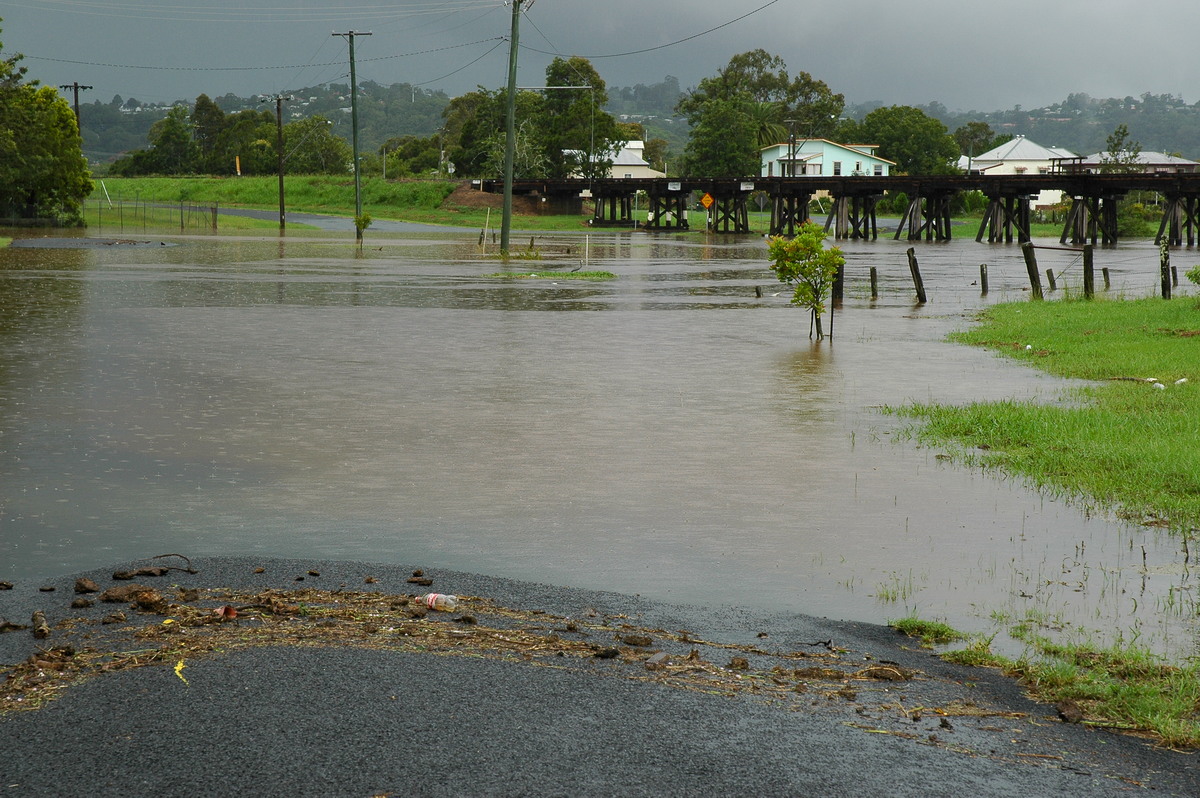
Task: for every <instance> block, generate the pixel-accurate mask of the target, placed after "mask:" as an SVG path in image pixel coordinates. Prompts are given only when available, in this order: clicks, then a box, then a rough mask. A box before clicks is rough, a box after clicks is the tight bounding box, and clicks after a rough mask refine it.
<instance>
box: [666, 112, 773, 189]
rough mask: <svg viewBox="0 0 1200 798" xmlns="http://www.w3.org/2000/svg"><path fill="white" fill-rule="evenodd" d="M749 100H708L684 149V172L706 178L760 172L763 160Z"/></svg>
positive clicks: (747, 174) (748, 174) (739, 175)
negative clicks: (749, 108) (749, 107)
mask: <svg viewBox="0 0 1200 798" xmlns="http://www.w3.org/2000/svg"><path fill="white" fill-rule="evenodd" d="M748 102H749V101H748V100H744V99H732V100H722V99H713V100H709V101H708V102H707V103H706V104H705V106H704V108H703V110H702V111H701V112H700V113H699V114H698V116H697V120H696V124H695V125H694V126H693V127H692V135H691V137H690V138H689V139H688V143H687V147H686V148H685V149H684V173H685V174H687V175H693V176H696V175H698V176H703V177H748V176H750V175H757V174H758V172H759V169H760V168H761V164H762V159H761V158H760V157H759V153H758V147H757V146H755V130H754V121H753V119H752V118H751V116H750V113H749V110H748V108H747V105H748Z"/></svg>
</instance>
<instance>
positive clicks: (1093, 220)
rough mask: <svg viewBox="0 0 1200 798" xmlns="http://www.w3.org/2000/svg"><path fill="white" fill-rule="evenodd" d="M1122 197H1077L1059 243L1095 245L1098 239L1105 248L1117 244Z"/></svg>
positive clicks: (1110, 195) (1109, 195) (1072, 204)
mask: <svg viewBox="0 0 1200 798" xmlns="http://www.w3.org/2000/svg"><path fill="white" fill-rule="evenodd" d="M1119 200H1120V197H1119V196H1117V195H1113V194H1108V195H1104V196H1089V197H1075V198H1074V200H1073V201H1072V202H1071V210H1070V212H1069V213H1067V221H1066V224H1064V225H1063V232H1062V236H1060V237H1059V239H1058V240H1059V243H1061V244H1066V243H1067V239H1068V238H1070V243H1072V244H1088V243H1090V244H1093V245H1095V243H1096V239H1097V237H1099V238H1100V241H1101V243H1102V244H1104V245H1105V246H1107V245H1110V244H1115V243H1117V203H1118V202H1119Z"/></svg>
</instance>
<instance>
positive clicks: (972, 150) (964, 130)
mask: <svg viewBox="0 0 1200 798" xmlns="http://www.w3.org/2000/svg"><path fill="white" fill-rule="evenodd" d="M1011 138H1012V137H1011V136H997V135H996V132H995V131H994V130H992V126H991V125H989V124H988V123H987V122H968V123H967V124H965V125H963V126H961V127H959V128H958V129H956V130H955V131H954V141H955V143H957V144H958V150H959V152H960V153H961V154H962V155H966V156H967V157H973V156H976V155H980V154H982V153H985V152H987V151H988V150H990V149H992V148H993V147H998V146H1000V145H1001V144H1003V143H1004V142H1005V141H1008V140H1009V139H1011Z"/></svg>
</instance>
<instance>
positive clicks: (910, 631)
mask: <svg viewBox="0 0 1200 798" xmlns="http://www.w3.org/2000/svg"><path fill="white" fill-rule="evenodd" d="M889 625H890V626H892V627H894V628H895V629H898V630H899V631H901V632H903V633H904V634H906V635H908V636H909V637H919V638H920V639H921V643H922V644H923V645H926V646H935V645H943V644H945V643H952V642H954V641H955V640H965V639H966V637H967V636H966V635H965V634H963V633H962V632H960V631H958V630H957V629H955V628H954V627H952V626H950V625H949V624H945V623H942V622H941V621H926V620H922V619H921V618H918V617H916V616H915V615H910V616H908V617H907V618H901V619H900V620H898V621H891V622H890V624H889Z"/></svg>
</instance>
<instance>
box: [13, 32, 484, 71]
mask: <svg viewBox="0 0 1200 798" xmlns="http://www.w3.org/2000/svg"><path fill="white" fill-rule="evenodd" d="M497 40H499V41H500V42H504V41H507V40H506V39H505V38H504V37H503V36H492V37H490V38H487V39H479V40H478V41H474V42H467V43H466V44H450V45H447V46H445V47H434V48H432V49H429V50H417V51H415V52H411V53H397V54H395V55H380V56H375V57H374V58H362V59H359V60H360V61H388V60H391V59H395V58H411V57H413V56H417V55H428V54H430V53H440V52H445V51H446V50H457V49H458V48H460V47H473V46H475V45H477V44H486V43H488V42H494V41H497ZM493 49H495V48H493ZM488 52H491V50H489V51H488ZM24 55H25V58H27V59H30V60H33V61H53V62H55V63H59V64H79V65H82V66H94V67H108V68H110V69H147V70H159V71H164V72H261V71H264V70H269V69H306V68H308V67H323V66H341V64H342V62H340V61H326V62H322V63H319V64H312V63H309V64H279V65H273V66H257V67H194V66H153V65H149V64H107V63H102V62H98V61H75V60H72V59H69V58H46V57H45V56H40V55H29V54H28V53H25V54H24Z"/></svg>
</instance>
